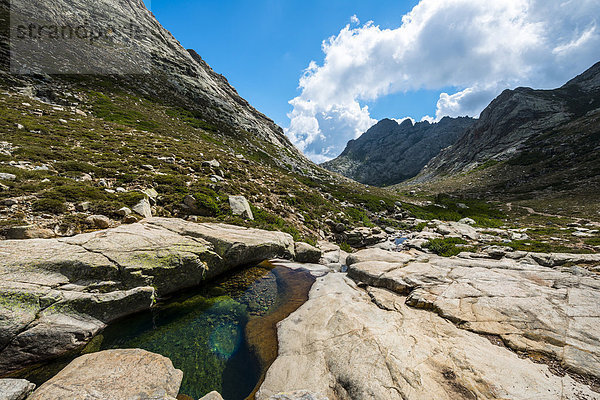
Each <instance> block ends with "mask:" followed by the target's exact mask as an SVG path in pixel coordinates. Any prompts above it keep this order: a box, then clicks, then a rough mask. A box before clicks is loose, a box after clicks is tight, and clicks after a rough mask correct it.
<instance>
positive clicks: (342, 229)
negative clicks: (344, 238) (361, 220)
mask: <svg viewBox="0 0 600 400" xmlns="http://www.w3.org/2000/svg"><path fill="white" fill-rule="evenodd" d="M333 231H334V232H335V233H344V232H345V231H346V225H344V224H342V223H341V222H339V223H337V224H335V225H334V226H333Z"/></svg>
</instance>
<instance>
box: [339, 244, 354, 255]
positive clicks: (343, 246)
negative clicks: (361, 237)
mask: <svg viewBox="0 0 600 400" xmlns="http://www.w3.org/2000/svg"><path fill="white" fill-rule="evenodd" d="M340 249H341V250H342V251H345V252H346V253H352V252H354V249H353V248H352V246H350V245H349V244H348V243H346V242H342V243H340Z"/></svg>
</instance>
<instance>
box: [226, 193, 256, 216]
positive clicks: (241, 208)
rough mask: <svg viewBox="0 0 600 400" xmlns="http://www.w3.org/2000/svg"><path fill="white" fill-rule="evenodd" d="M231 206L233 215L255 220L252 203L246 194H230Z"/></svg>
mask: <svg viewBox="0 0 600 400" xmlns="http://www.w3.org/2000/svg"><path fill="white" fill-rule="evenodd" d="M229 206H230V207H231V212H233V215H240V216H241V217H243V218H246V219H250V220H254V216H253V215H252V209H251V208H250V203H248V200H246V198H245V197H244V196H229Z"/></svg>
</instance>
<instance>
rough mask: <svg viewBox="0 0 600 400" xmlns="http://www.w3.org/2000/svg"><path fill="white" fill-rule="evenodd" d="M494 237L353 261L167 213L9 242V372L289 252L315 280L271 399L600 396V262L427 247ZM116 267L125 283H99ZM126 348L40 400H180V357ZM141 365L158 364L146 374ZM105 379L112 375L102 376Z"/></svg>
mask: <svg viewBox="0 0 600 400" xmlns="http://www.w3.org/2000/svg"><path fill="white" fill-rule="evenodd" d="M480 230H481V228H473V227H472V226H470V225H468V224H465V223H447V222H441V221H438V222H435V221H434V222H433V223H431V224H430V225H429V226H428V227H426V228H424V229H423V231H421V232H415V233H413V234H411V235H410V236H411V238H407V239H408V240H405V241H404V242H403V243H402V244H397V243H398V242H397V241H396V239H395V238H394V235H388V236H387V237H386V238H385V241H383V242H380V243H377V244H374V245H371V246H369V248H366V249H363V250H360V251H358V252H354V253H351V254H348V253H346V252H344V251H343V250H340V248H339V247H338V246H336V245H334V244H331V243H328V242H320V243H319V249H315V248H312V247H311V246H309V245H307V244H300V243H296V244H294V242H293V240H292V238H291V237H290V236H289V235H286V234H279V233H267V232H264V231H257V230H251V229H247V228H240V227H234V226H227V225H219V224H212V225H211V224H196V223H190V222H184V221H181V220H172V219H160V218H155V219H150V220H146V221H144V222H142V223H138V224H133V225H128V226H123V227H120V228H113V229H109V230H107V231H99V232H96V233H90V234H85V235H80V236H76V237H74V238H70V239H45V240H43V239H38V240H26V241H4V242H0V244H2V247H1V251H0V255H1V256H2V278H1V281H0V284H1V288H2V289H1V290H2V292H1V293H2V299H3V300H2V301H3V305H4V306H3V309H2V310H3V323H2V325H0V327H1V328H2V334H3V335H2V338H3V340H4V341H3V343H4V346H3V347H4V349H3V351H2V356H3V357H2V359H3V360H7V361H5V362H4V363H3V364H2V365H3V370H4V371H5V372H6V371H10V370H11V369H13V368H12V367H14V366H15V365H20V366H24V365H27V364H32V363H36V362H40V361H42V360H45V359H49V358H52V357H54V356H55V355H56V354H58V353H61V352H64V351H68V350H71V349H73V348H75V347H78V346H81V345H82V344H84V343H85V342H87V341H89V340H90V339H91V337H93V336H94V335H95V334H96V333H97V332H99V331H101V330H102V329H103V328H104V327H105V326H106V325H107V324H110V323H111V321H112V320H113V319H114V318H116V317H117V316H122V315H125V314H130V313H132V312H135V311H136V310H139V309H144V308H148V307H152V302H153V300H152V299H153V298H154V296H157V295H158V296H160V295H163V294H166V293H169V292H172V291H175V290H178V288H181V287H185V286H188V285H197V284H199V283H200V282H202V280H204V279H206V278H208V277H209V276H214V275H216V274H219V273H221V271H224V270H227V269H230V268H234V267H235V266H237V265H244V264H246V261H248V260H254V261H258V260H259V259H261V257H268V258H274V257H275V258H276V257H281V256H284V257H286V258H290V257H294V258H295V259H296V260H297V261H294V262H290V261H275V264H276V265H281V266H285V267H288V268H293V269H297V268H303V269H307V270H309V271H311V273H312V274H313V275H314V276H315V277H316V282H315V283H314V285H313V287H312V289H311V291H310V295H309V299H308V301H306V302H305V303H304V305H302V306H301V307H300V308H299V309H297V311H295V312H293V313H292V314H291V315H290V316H289V317H287V318H286V319H285V320H283V321H282V322H280V323H279V324H278V338H279V340H278V341H279V346H278V347H279V350H278V354H277V358H276V359H275V361H274V362H273V364H272V365H271V366H270V368H269V369H268V372H267V374H266V377H265V379H264V382H263V383H262V384H261V386H260V388H259V390H258V392H257V393H256V398H257V399H325V398H328V399H331V400H333V399H431V398H436V399H600V394H599V393H600V392H599V390H600V385H599V382H600V344H599V343H600V341H599V339H600V337H599V336H598V332H600V329H599V328H600V314H599V312H598V307H597V305H598V303H599V301H600V276H599V275H598V268H599V267H600V256H599V255H597V254H567V253H539V252H537V253H536V252H526V251H518V250H514V249H512V248H510V247H501V246H488V247H487V248H486V249H485V250H483V251H482V250H478V249H477V248H473V247H469V246H465V245H458V246H463V247H462V249H461V248H460V247H459V249H461V250H462V251H461V252H459V253H458V254H457V255H453V256H451V257H444V256H440V255H437V254H435V253H434V252H433V251H432V250H430V249H429V248H428V247H427V246H421V244H422V241H423V240H424V238H434V237H435V238H437V239H438V240H448V239H451V238H454V239H461V240H464V241H465V242H467V243H468V242H469V241H474V240H482V235H486V234H487V235H490V233H489V232H488V233H481V232H480ZM513 233H518V232H513ZM496 234H498V235H503V233H501V232H500V231H497V232H496ZM507 234H510V232H508V233H507ZM388 237H389V239H388ZM483 239H486V238H485V237H483ZM33 244H35V246H32V245H33ZM25 248H28V249H29V250H28V251H25ZM57 248H60V249H61V251H60V252H57V251H56V250H57ZM59 255H60V256H59ZM319 257H320V258H319ZM141 260H143V261H144V262H141ZM86 271H87V272H86ZM108 271H114V274H113V275H114V277H113V278H111V280H107V279H106V278H104V279H100V278H99V277H98V276H95V275H94V273H102V275H104V276H105V275H106V273H107V272H108ZM342 271H343V272H342ZM34 278H35V279H34ZM32 279H34V280H35V281H36V282H35V283H34V282H33V281H32ZM7 323H8V324H7ZM111 352H112V353H110V352H109V353H106V354H105V352H101V353H94V354H93V355H88V356H84V357H82V358H81V359H77V360H76V361H74V362H73V363H72V364H70V365H69V366H68V367H67V368H65V369H64V370H63V371H62V372H61V373H59V374H58V375H57V376H56V377H54V378H53V379H51V380H50V381H48V382H47V383H45V384H44V385H42V386H41V387H40V388H38V389H37V390H36V391H35V392H34V393H33V395H32V397H31V398H33V399H38V398H39V399H42V398H43V399H53V398H57V399H58V398H65V396H67V397H69V396H75V397H72V398H82V399H83V398H90V397H85V396H86V395H88V394H90V393H102V395H101V397H99V398H103V399H112V398H115V399H116V398H118V393H119V390H122V391H124V390H130V389H131V388H133V387H137V389H136V390H139V393H146V394H144V395H140V396H141V397H140V396H138V397H135V398H139V399H142V398H161V399H173V398H174V397H176V395H177V393H178V389H179V384H180V383H181V373H180V372H178V371H177V370H175V369H174V367H173V365H172V364H171V363H170V361H168V359H164V357H163V358H161V357H159V356H157V355H152V353H147V352H146V353H144V352H137V353H136V352H135V351H133V350H122V353H118V351H116V353H115V350H111ZM120 360H129V361H127V362H126V363H124V364H123V363H122V362H121V361H120ZM165 360H166V361H165ZM138 363H142V364H143V365H147V369H146V370H144V371H141V372H139V371H138V372H139V373H137V375H135V376H134V375H133V373H132V372H131V371H132V368H134V367H133V365H137V364H138ZM129 366H131V367H129ZM99 371H104V373H103V375H102V374H101V376H105V378H99V379H91V377H92V376H94V377H95V376H98V373H99ZM109 380H110V382H111V384H108V383H107V382H108V381H109ZM6 382H8V381H0V383H2V384H4V385H6ZM11 382H15V383H14V384H13V385H12V387H17V383H16V382H17V381H11ZM18 382H20V383H19V387H21V388H22V389H23V390H24V391H27V390H29V389H30V387H28V386H27V384H26V382H23V381H18ZM119 385H121V386H119ZM136 385H137V386H136ZM119 388H121V389H119ZM76 392H77V393H78V394H77V395H75V394H73V393H76ZM286 393H287V394H286ZM80 395H81V396H83V397H77V396H80ZM61 396H62V397H61ZM102 396H103V397H102ZM144 396H146V397H144ZM148 396H155V397H148ZM209 396H212V397H207V399H208V398H210V399H212V398H215V399H217V398H219V397H218V395H217V394H210V395H209ZM15 398H18V397H15ZM69 398H71V397H69ZM92 398H96V397H92Z"/></svg>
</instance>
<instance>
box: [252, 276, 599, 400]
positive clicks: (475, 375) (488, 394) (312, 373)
mask: <svg viewBox="0 0 600 400" xmlns="http://www.w3.org/2000/svg"><path fill="white" fill-rule="evenodd" d="M405 300H406V298H405V297H403V296H399V295H397V294H395V293H393V292H390V291H388V290H385V289H379V288H366V290H365V289H362V288H359V287H358V286H357V285H356V284H355V283H354V282H353V281H351V280H350V279H349V278H347V277H346V276H344V274H328V275H326V276H324V277H321V278H318V279H317V281H316V283H315V284H314V286H313V287H312V289H311V292H310V299H309V300H308V301H307V302H306V303H305V304H304V305H303V306H302V307H300V308H299V309H298V310H297V311H296V312H294V313H292V314H291V315H290V316H289V317H288V318H287V319H285V320H284V321H282V322H280V324H279V329H278V338H279V356H278V358H277V359H276V360H275V362H274V363H273V364H272V366H271V367H270V368H269V370H268V372H267V374H266V377H265V380H264V383H263V384H262V385H261V387H260V389H259V391H258V393H257V396H256V398H257V400H266V399H269V398H273V397H272V396H275V395H276V394H278V393H281V392H291V391H296V390H305V389H306V388H310V390H311V392H313V393H315V396H322V397H328V398H330V399H340V398H344V399H345V398H350V399H378V400H387V399H390V400H391V399H394V400H398V399H415V400H418V399H427V400H428V399H439V400H454V399H499V398H502V399H563V398H590V399H597V398H598V394H597V393H595V392H593V391H591V390H590V388H589V387H587V386H586V385H585V384H581V383H579V382H577V381H576V380H574V379H573V378H571V377H570V376H569V375H565V376H558V375H553V374H551V373H550V372H549V371H548V367H547V366H546V365H543V364H536V363H534V362H533V361H531V360H529V359H527V358H521V357H519V356H518V355H517V354H515V353H514V352H512V351H510V350H508V349H507V348H505V347H502V346H498V345H495V344H493V343H492V341H490V340H489V339H488V338H486V337H483V336H480V335H478V334H476V333H473V332H470V331H468V330H464V329H460V328H459V327H457V326H456V325H455V324H454V323H452V322H450V321H448V320H447V319H445V318H442V317H440V316H439V315H437V314H436V313H433V312H430V311H427V310H419V309H415V308H411V307H410V306H408V305H407V304H405ZM275 398H276V397H275ZM283 398H286V397H283ZM317 398H318V397H317Z"/></svg>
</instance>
